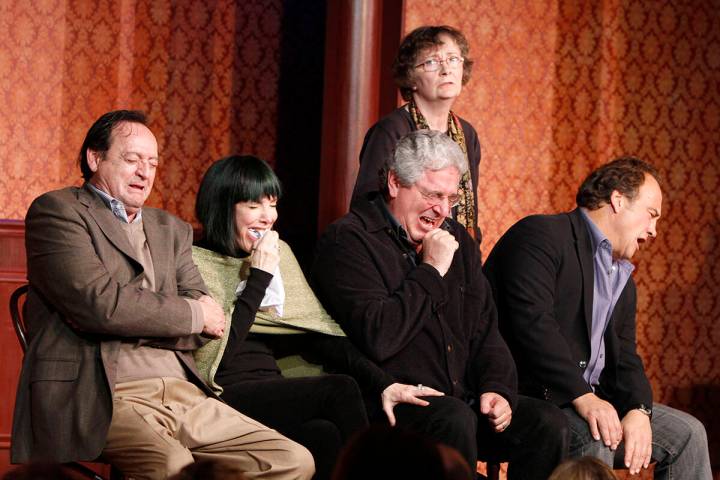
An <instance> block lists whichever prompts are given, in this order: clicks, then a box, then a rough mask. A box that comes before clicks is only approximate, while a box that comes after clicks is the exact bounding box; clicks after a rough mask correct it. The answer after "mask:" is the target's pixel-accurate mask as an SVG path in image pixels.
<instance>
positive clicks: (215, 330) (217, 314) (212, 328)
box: [198, 295, 225, 338]
mask: <svg viewBox="0 0 720 480" xmlns="http://www.w3.org/2000/svg"><path fill="white" fill-rule="evenodd" d="M198 302H200V307H201V308H202V312H203V320H204V321H205V325H204V326H203V331H202V333H204V334H205V335H207V336H208V337H213V338H220V337H222V336H223V333H224V332H225V313H224V312H223V309H222V307H221V306H220V305H219V304H218V303H217V302H216V301H215V300H214V299H213V298H212V297H209V296H207V295H203V296H202V297H200V298H198Z"/></svg>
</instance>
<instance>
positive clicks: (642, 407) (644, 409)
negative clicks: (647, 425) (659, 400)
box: [629, 403, 653, 420]
mask: <svg viewBox="0 0 720 480" xmlns="http://www.w3.org/2000/svg"><path fill="white" fill-rule="evenodd" d="M632 410H635V411H638V412H640V413H642V414H643V415H645V416H646V417H648V418H649V419H650V420H652V413H653V412H652V407H651V406H649V405H646V404H644V403H638V404H636V405H633V406H631V407H630V410H629V411H632Z"/></svg>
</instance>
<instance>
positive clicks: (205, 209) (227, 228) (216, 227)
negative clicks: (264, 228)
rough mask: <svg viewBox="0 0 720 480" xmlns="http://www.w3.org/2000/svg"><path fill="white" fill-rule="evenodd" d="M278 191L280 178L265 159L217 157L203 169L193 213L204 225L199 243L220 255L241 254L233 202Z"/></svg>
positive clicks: (278, 192)
mask: <svg viewBox="0 0 720 480" xmlns="http://www.w3.org/2000/svg"><path fill="white" fill-rule="evenodd" d="M281 195H282V187H281V186H280V180H278V178H277V175H275V172H273V171H272V168H270V165H268V164H267V163H266V162H265V161H264V160H261V159H259V158H257V157H254V156H251V155H232V156H229V157H224V158H221V159H220V160H218V161H216V162H215V163H213V164H212V165H210V168H208V170H207V172H205V176H204V177H203V179H202V182H200V189H199V190H198V194H197V199H196V201H195V215H196V216H197V219H198V221H199V222H200V223H201V224H202V226H203V235H202V239H201V241H200V244H201V245H202V246H203V247H204V248H207V249H209V250H213V251H215V252H218V253H221V254H223V255H230V256H238V255H240V254H241V251H240V249H239V247H238V244H237V241H236V235H237V232H236V230H235V205H236V204H237V203H240V202H259V201H260V200H261V199H263V198H265V197H275V198H278V199H279V198H280V197H281Z"/></svg>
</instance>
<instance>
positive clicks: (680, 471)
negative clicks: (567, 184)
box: [484, 158, 711, 479]
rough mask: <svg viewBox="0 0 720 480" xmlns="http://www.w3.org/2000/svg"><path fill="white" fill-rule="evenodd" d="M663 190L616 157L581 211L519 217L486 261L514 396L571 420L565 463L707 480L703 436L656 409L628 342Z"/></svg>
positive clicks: (584, 189) (585, 192) (680, 416)
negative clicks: (638, 261) (637, 262)
mask: <svg viewBox="0 0 720 480" xmlns="http://www.w3.org/2000/svg"><path fill="white" fill-rule="evenodd" d="M661 204H662V192H661V190H660V185H659V181H658V174H657V172H656V171H655V169H654V168H653V167H652V166H650V165H648V164H646V163H644V162H642V161H640V160H637V159H634V158H621V159H618V160H615V161H613V162H610V163H608V164H606V165H604V166H602V167H600V168H599V169H597V170H596V171H594V172H592V173H591V174H590V175H589V176H588V178H587V179H586V180H585V181H584V182H583V184H582V186H581V187H580V189H579V191H578V194H577V205H578V208H577V209H576V210H573V211H572V212H569V213H563V214H559V215H535V216H530V217H527V218H524V219H523V220H520V221H519V222H518V223H517V224H515V225H514V226H513V227H512V228H510V230H509V231H508V232H507V233H505V235H503V237H502V238H501V239H500V240H499V241H498V243H497V244H496V245H495V248H493V250H492V252H491V253H490V256H489V257H488V259H487V262H486V263H485V267H484V271H485V274H486V275H487V277H488V280H489V281H490V283H491V285H492V289H493V295H494V297H495V301H496V304H497V308H498V315H499V323H500V331H501V332H502V334H503V336H504V337H505V340H506V341H507V342H508V346H509V347H510V350H511V351H512V353H513V356H514V358H515V362H516V364H517V367H518V375H519V390H520V392H521V393H525V394H527V395H533V396H536V397H539V398H544V399H545V400H548V401H549V402H552V403H554V404H555V405H557V406H558V407H560V408H561V409H562V411H563V412H564V413H565V414H566V415H567V417H568V419H569V421H570V430H571V441H570V454H571V456H582V455H593V456H596V457H599V458H601V459H602V460H604V461H605V462H606V463H608V464H609V465H611V466H613V465H614V466H623V465H624V466H625V467H628V468H629V469H630V472H631V473H637V472H639V471H640V469H641V468H647V466H648V464H649V463H650V461H651V459H652V460H654V461H656V462H657V465H656V466H655V477H656V478H688V479H690V478H692V479H709V478H710V476H711V473H710V465H709V458H708V449H707V438H706V434H705V430H704V427H703V425H702V424H701V423H700V422H699V421H698V420H696V419H695V418H694V417H692V416H690V415H688V414H686V413H684V412H680V411H678V410H675V409H673V408H670V407H667V406H664V405H659V404H655V405H654V406H653V402H652V391H651V388H650V383H649V381H648V379H647V377H646V375H645V371H644V367H643V363H642V360H641V359H640V357H639V356H638V354H637V351H636V342H635V312H636V303H637V301H636V292H635V283H634V281H633V279H632V277H631V273H632V270H633V265H632V264H631V263H630V259H631V258H632V257H633V256H634V255H635V253H636V252H637V251H638V250H639V249H640V248H641V247H644V246H645V245H646V242H647V241H648V240H650V239H651V238H653V237H655V235H656V223H657V221H658V218H659V217H660V213H661V206H662V205H661Z"/></svg>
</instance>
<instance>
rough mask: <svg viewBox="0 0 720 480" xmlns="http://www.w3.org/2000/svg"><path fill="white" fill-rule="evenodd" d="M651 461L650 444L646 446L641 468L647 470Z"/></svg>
mask: <svg viewBox="0 0 720 480" xmlns="http://www.w3.org/2000/svg"><path fill="white" fill-rule="evenodd" d="M651 461H652V444H648V446H647V448H646V449H645V458H644V460H643V468H648V467H649V466H650V462H651Z"/></svg>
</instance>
